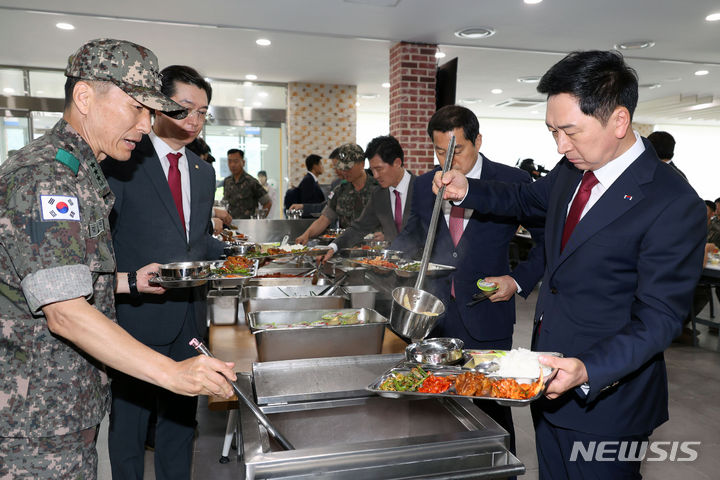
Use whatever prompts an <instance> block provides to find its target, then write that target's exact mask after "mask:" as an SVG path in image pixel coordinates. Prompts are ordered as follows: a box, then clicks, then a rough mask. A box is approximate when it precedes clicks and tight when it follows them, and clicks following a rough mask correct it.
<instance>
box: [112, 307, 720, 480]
mask: <svg viewBox="0 0 720 480" xmlns="http://www.w3.org/2000/svg"><path fill="white" fill-rule="evenodd" d="M535 300H536V293H533V294H532V295H531V296H530V298H529V299H528V300H527V301H523V300H519V301H518V302H517V312H518V314H517V325H516V326H515V336H514V346H515V347H529V345H530V325H531V321H532V320H531V319H532V313H533V311H534V309H535ZM715 305H716V309H715V311H716V317H720V306H718V302H717V299H715ZM702 313H703V315H705V316H707V315H708V311H707V310H705V311H704V312H702ZM699 328H700V331H701V333H700V336H699V339H700V347H697V348H696V347H692V346H685V345H681V344H675V343H673V344H672V345H671V346H670V348H669V349H668V350H667V351H666V353H665V358H666V361H667V365H668V377H669V381H670V421H668V422H667V423H665V424H664V425H662V426H661V427H660V428H658V429H657V430H656V431H655V432H654V434H653V436H652V437H651V440H661V441H668V442H672V441H699V442H701V444H700V446H699V447H694V448H696V449H697V452H698V458H697V460H696V461H694V462H673V461H669V460H667V461H662V462H646V463H645V464H644V465H643V470H642V472H643V475H644V477H645V478H647V479H652V480H704V479H708V480H709V479H712V478H718V472H720V402H718V398H720V381H719V379H720V353H718V336H717V335H715V336H713V335H710V334H708V332H707V327H699ZM513 415H514V420H515V429H516V434H517V439H518V440H517V445H518V452H517V453H518V458H520V460H521V461H522V462H524V463H525V465H526V468H527V473H526V475H524V476H523V477H521V478H523V479H528V480H532V479H537V477H538V474H537V458H536V455H535V441H534V433H533V428H532V422H531V420H530V411H529V409H527V408H515V409H514V410H513ZM198 422H199V429H198V439H197V442H196V444H195V457H194V464H193V470H194V473H193V479H195V480H206V479H213V480H225V479H228V480H229V479H233V480H235V479H239V478H242V469H241V468H240V466H239V465H238V464H237V463H236V462H235V459H234V453H235V452H234V451H232V452H231V462H230V463H227V464H224V465H223V464H220V463H219V462H218V459H219V458H220V450H221V447H222V441H223V435H224V432H225V422H226V414H225V413H224V412H213V411H210V410H208V408H207V401H206V399H201V401H200V406H199V409H198ZM98 450H99V452H100V459H101V461H100V463H101V465H100V471H99V478H100V479H102V480H104V479H107V480H109V479H110V474H109V469H108V468H107V459H106V458H107V447H106V443H104V440H103V439H102V438H101V439H100V440H99V442H98ZM668 451H669V450H668ZM145 478H146V479H154V478H155V475H154V473H153V468H152V453H151V452H148V454H147V457H146V475H145Z"/></svg>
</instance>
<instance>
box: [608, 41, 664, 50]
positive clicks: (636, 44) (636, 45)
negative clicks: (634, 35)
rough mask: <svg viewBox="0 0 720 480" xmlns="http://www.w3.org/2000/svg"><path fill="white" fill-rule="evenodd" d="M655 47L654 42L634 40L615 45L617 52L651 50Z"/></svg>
mask: <svg viewBox="0 0 720 480" xmlns="http://www.w3.org/2000/svg"><path fill="white" fill-rule="evenodd" d="M653 46H655V42H653V41H652V40H634V41H632V42H622V43H618V44H616V45H615V48H616V49H617V50H640V49H642V48H650V47H653Z"/></svg>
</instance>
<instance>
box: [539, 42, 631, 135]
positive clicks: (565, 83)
mask: <svg viewBox="0 0 720 480" xmlns="http://www.w3.org/2000/svg"><path fill="white" fill-rule="evenodd" d="M537 91H538V92H540V93H544V94H547V96H548V97H551V96H553V95H558V94H561V93H567V94H569V95H572V96H573V97H575V98H576V99H577V100H578V103H579V106H580V110H581V111H582V112H583V113H584V114H585V115H590V116H591V117H595V118H597V119H598V120H599V121H600V123H601V124H602V125H603V126H604V125H607V122H608V120H609V119H610V116H611V115H612V113H613V112H614V111H615V109H616V108H617V107H619V106H623V107H625V108H627V109H628V111H629V112H630V119H631V120H632V116H633V113H634V112H635V107H636V106H637V102H638V77H637V73H636V72H635V70H634V69H633V68H631V67H629V66H628V65H627V64H626V63H625V60H624V59H623V56H622V54H621V53H620V52H618V51H616V50H608V51H601V50H588V51H575V52H571V53H569V54H568V55H567V56H566V57H565V58H563V59H562V60H560V61H559V62H558V63H556V64H555V65H553V66H552V67H550V70H548V71H547V72H546V73H545V75H543V76H542V78H541V79H540V83H538V86H537Z"/></svg>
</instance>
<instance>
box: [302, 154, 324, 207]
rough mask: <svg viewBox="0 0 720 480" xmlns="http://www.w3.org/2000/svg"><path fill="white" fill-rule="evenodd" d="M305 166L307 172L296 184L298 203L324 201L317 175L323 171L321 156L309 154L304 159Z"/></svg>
mask: <svg viewBox="0 0 720 480" xmlns="http://www.w3.org/2000/svg"><path fill="white" fill-rule="evenodd" d="M305 168H307V171H308V173H306V174H305V176H304V177H303V179H302V180H301V181H300V185H298V191H299V193H300V203H320V202H323V201H325V194H324V193H323V191H322V189H321V188H320V184H319V183H318V177H319V176H320V175H322V173H323V166H322V157H321V156H320V155H315V154H311V155H308V156H307V158H306V159H305Z"/></svg>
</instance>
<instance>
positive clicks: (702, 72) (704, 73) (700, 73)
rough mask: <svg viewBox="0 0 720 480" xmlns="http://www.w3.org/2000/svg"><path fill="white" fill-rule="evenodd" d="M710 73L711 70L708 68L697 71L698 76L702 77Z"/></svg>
mask: <svg viewBox="0 0 720 480" xmlns="http://www.w3.org/2000/svg"><path fill="white" fill-rule="evenodd" d="M708 73H710V72H709V71H707V70H698V71H697V72H695V75H697V76H698V77H702V76H703V75H707V74H708Z"/></svg>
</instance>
